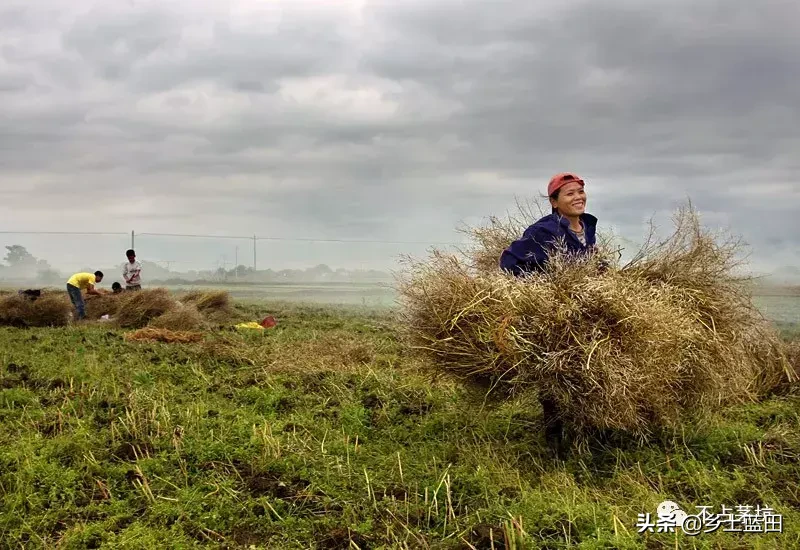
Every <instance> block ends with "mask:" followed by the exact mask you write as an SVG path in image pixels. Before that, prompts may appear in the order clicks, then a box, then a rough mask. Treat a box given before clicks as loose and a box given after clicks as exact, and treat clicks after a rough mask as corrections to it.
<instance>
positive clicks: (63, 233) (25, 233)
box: [0, 231, 128, 236]
mask: <svg viewBox="0 0 800 550" xmlns="http://www.w3.org/2000/svg"><path fill="white" fill-rule="evenodd" d="M0 234H3V235H115V236H119V235H128V233H104V232H100V233H98V232H82V231H0Z"/></svg>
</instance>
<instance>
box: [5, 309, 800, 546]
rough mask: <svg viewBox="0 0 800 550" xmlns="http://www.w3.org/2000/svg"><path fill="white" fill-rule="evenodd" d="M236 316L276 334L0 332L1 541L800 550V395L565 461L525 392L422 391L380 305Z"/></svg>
mask: <svg viewBox="0 0 800 550" xmlns="http://www.w3.org/2000/svg"><path fill="white" fill-rule="evenodd" d="M249 313H250V317H252V319H260V318H261V317H262V316H263V315H265V314H267V313H268V314H272V315H274V316H275V318H276V319H277V320H278V326H277V327H275V328H274V329H271V330H268V331H263V332H260V331H253V332H252V333H244V332H242V333H239V332H235V331H214V332H211V333H208V334H207V338H206V339H205V340H203V341H202V342H199V343H188V344H174V343H173V344H166V343H158V342H137V341H128V340H126V339H125V338H124V335H125V334H127V333H128V332H127V331H123V330H118V329H109V328H108V327H106V326H102V325H88V326H82V327H79V328H75V327H66V328H30V329H16V328H10V327H0V442H2V444H0V547H2V548H22V547H24V548H55V547H63V548H101V547H102V548H106V547H107V548H143V549H144V548H164V547H171V548H188V547H194V546H207V547H214V548H328V549H334V548H342V549H346V548H352V549H355V548H361V549H366V548H462V549H469V548H480V549H484V548H485V549H488V548H497V549H500V548H567V547H576V548H643V549H644V548H647V549H651V548H676V547H678V548H775V549H778V548H797V547H800V489H798V481H800V460H799V459H800V435H798V434H800V397H791V396H790V397H783V398H772V399H769V400H767V401H764V402H762V403H759V404H754V405H747V406H742V407H738V408H732V409H722V410H713V411H707V413H706V414H705V416H704V418H701V419H697V420H695V421H690V422H687V423H686V424H685V425H683V426H682V427H681V429H680V430H676V432H675V433H666V434H663V436H662V437H661V441H660V442H659V443H658V444H651V445H648V446H639V445H637V443H636V442H635V441H631V440H626V439H621V438H617V439H615V438H614V437H612V439H611V440H609V441H607V442H605V443H604V444H603V445H601V444H599V443H598V444H597V445H596V446H595V447H594V448H593V449H592V452H591V453H588V454H585V455H580V456H575V455H573V456H571V457H569V458H568V459H567V460H566V461H560V460H556V459H555V458H554V457H553V456H552V454H551V453H550V452H549V451H548V450H547V449H546V447H545V446H544V444H543V441H542V431H541V426H540V421H541V410H540V408H539V405H538V403H536V402H531V401H528V402H525V401H522V400H517V401H511V402H507V403H503V404H500V405H492V404H491V403H485V402H484V391H485V390H481V389H480V388H465V387H463V386H460V385H456V384H452V383H450V382H446V381H437V382H432V381H431V380H430V379H429V377H428V376H427V375H426V374H424V372H423V371H421V370H420V369H419V365H417V364H415V363H414V362H413V361H412V360H411V359H410V358H409V356H408V355H407V353H406V352H405V351H404V349H403V348H402V347H401V346H400V344H399V340H398V336H397V334H398V333H397V328H396V327H395V326H394V321H393V320H392V318H390V317H389V316H388V314H386V313H369V312H367V311H365V310H363V309H360V310H359V311H358V312H356V311H355V310H352V309H344V308H330V307H328V308H323V307H302V306H297V305H294V306H292V305H285V304H271V305H263V304H262V305H259V306H252V307H251V308H250V310H249ZM786 328H787V331H788V330H792V331H794V326H791V327H790V326H788V325H787V326H786ZM667 499H669V500H673V501H676V502H677V503H679V504H681V505H682V506H683V508H684V510H686V511H687V512H689V513H690V514H691V513H696V510H695V508H694V507H695V506H710V507H712V509H713V511H717V512H719V511H721V508H720V507H721V506H722V505H725V506H728V507H735V506H736V505H752V506H754V507H755V506H756V505H762V506H763V505H767V506H771V507H772V508H774V509H775V510H776V513H779V514H781V515H782V518H783V533H782V534H775V533H771V534H736V533H724V532H723V531H722V528H720V529H718V530H717V531H715V532H713V533H702V534H700V535H697V536H694V537H690V536H687V535H684V534H679V535H676V534H647V533H645V534H639V533H638V532H637V528H636V527H635V524H636V521H637V516H638V514H640V513H644V512H649V513H651V514H652V516H653V518H654V520H655V510H656V506H657V505H658V504H659V503H660V502H662V501H664V500H667Z"/></svg>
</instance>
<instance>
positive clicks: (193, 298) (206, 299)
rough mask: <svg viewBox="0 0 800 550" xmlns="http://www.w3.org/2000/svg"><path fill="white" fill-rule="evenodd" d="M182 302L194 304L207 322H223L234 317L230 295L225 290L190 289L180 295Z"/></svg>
mask: <svg viewBox="0 0 800 550" xmlns="http://www.w3.org/2000/svg"><path fill="white" fill-rule="evenodd" d="M179 299H180V301H181V303H182V304H186V305H189V306H194V307H195V308H197V310H198V311H199V312H200V313H202V314H203V316H204V317H205V319H206V320H207V321H208V322H209V323H217V324H219V323H225V322H227V321H229V320H231V319H234V318H235V317H236V312H235V311H234V310H233V307H232V305H231V298H230V295H229V294H228V293H227V292H225V291H219V290H212V291H205V292H203V291H198V290H195V291H192V292H188V293H186V294H184V295H183V296H181V297H180V298H179Z"/></svg>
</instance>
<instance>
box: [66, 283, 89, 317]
mask: <svg viewBox="0 0 800 550" xmlns="http://www.w3.org/2000/svg"><path fill="white" fill-rule="evenodd" d="M67 294H69V299H70V301H71V302H72V305H73V306H75V309H76V310H77V312H78V321H80V320H81V319H83V318H84V317H86V306H85V304H84V301H83V294H81V289H80V288H78V287H76V286H72V285H70V284H68V285H67Z"/></svg>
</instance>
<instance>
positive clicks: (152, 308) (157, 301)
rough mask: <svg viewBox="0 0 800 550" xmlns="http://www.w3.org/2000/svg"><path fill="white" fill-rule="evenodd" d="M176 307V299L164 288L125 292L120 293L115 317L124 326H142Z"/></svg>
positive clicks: (118, 323)
mask: <svg viewBox="0 0 800 550" xmlns="http://www.w3.org/2000/svg"><path fill="white" fill-rule="evenodd" d="M175 307H176V303H175V300H173V299H172V298H171V297H170V295H169V292H168V291H167V290H165V289H163V288H155V289H147V290H141V291H137V292H125V293H123V294H120V295H119V308H118V310H117V314H116V318H115V319H116V322H117V325H119V326H120V327H122V328H142V327H145V326H147V324H148V323H150V321H152V320H153V319H155V318H157V317H160V316H161V315H164V314H165V313H167V312H168V311H171V310H173V309H174V308H175Z"/></svg>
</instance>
